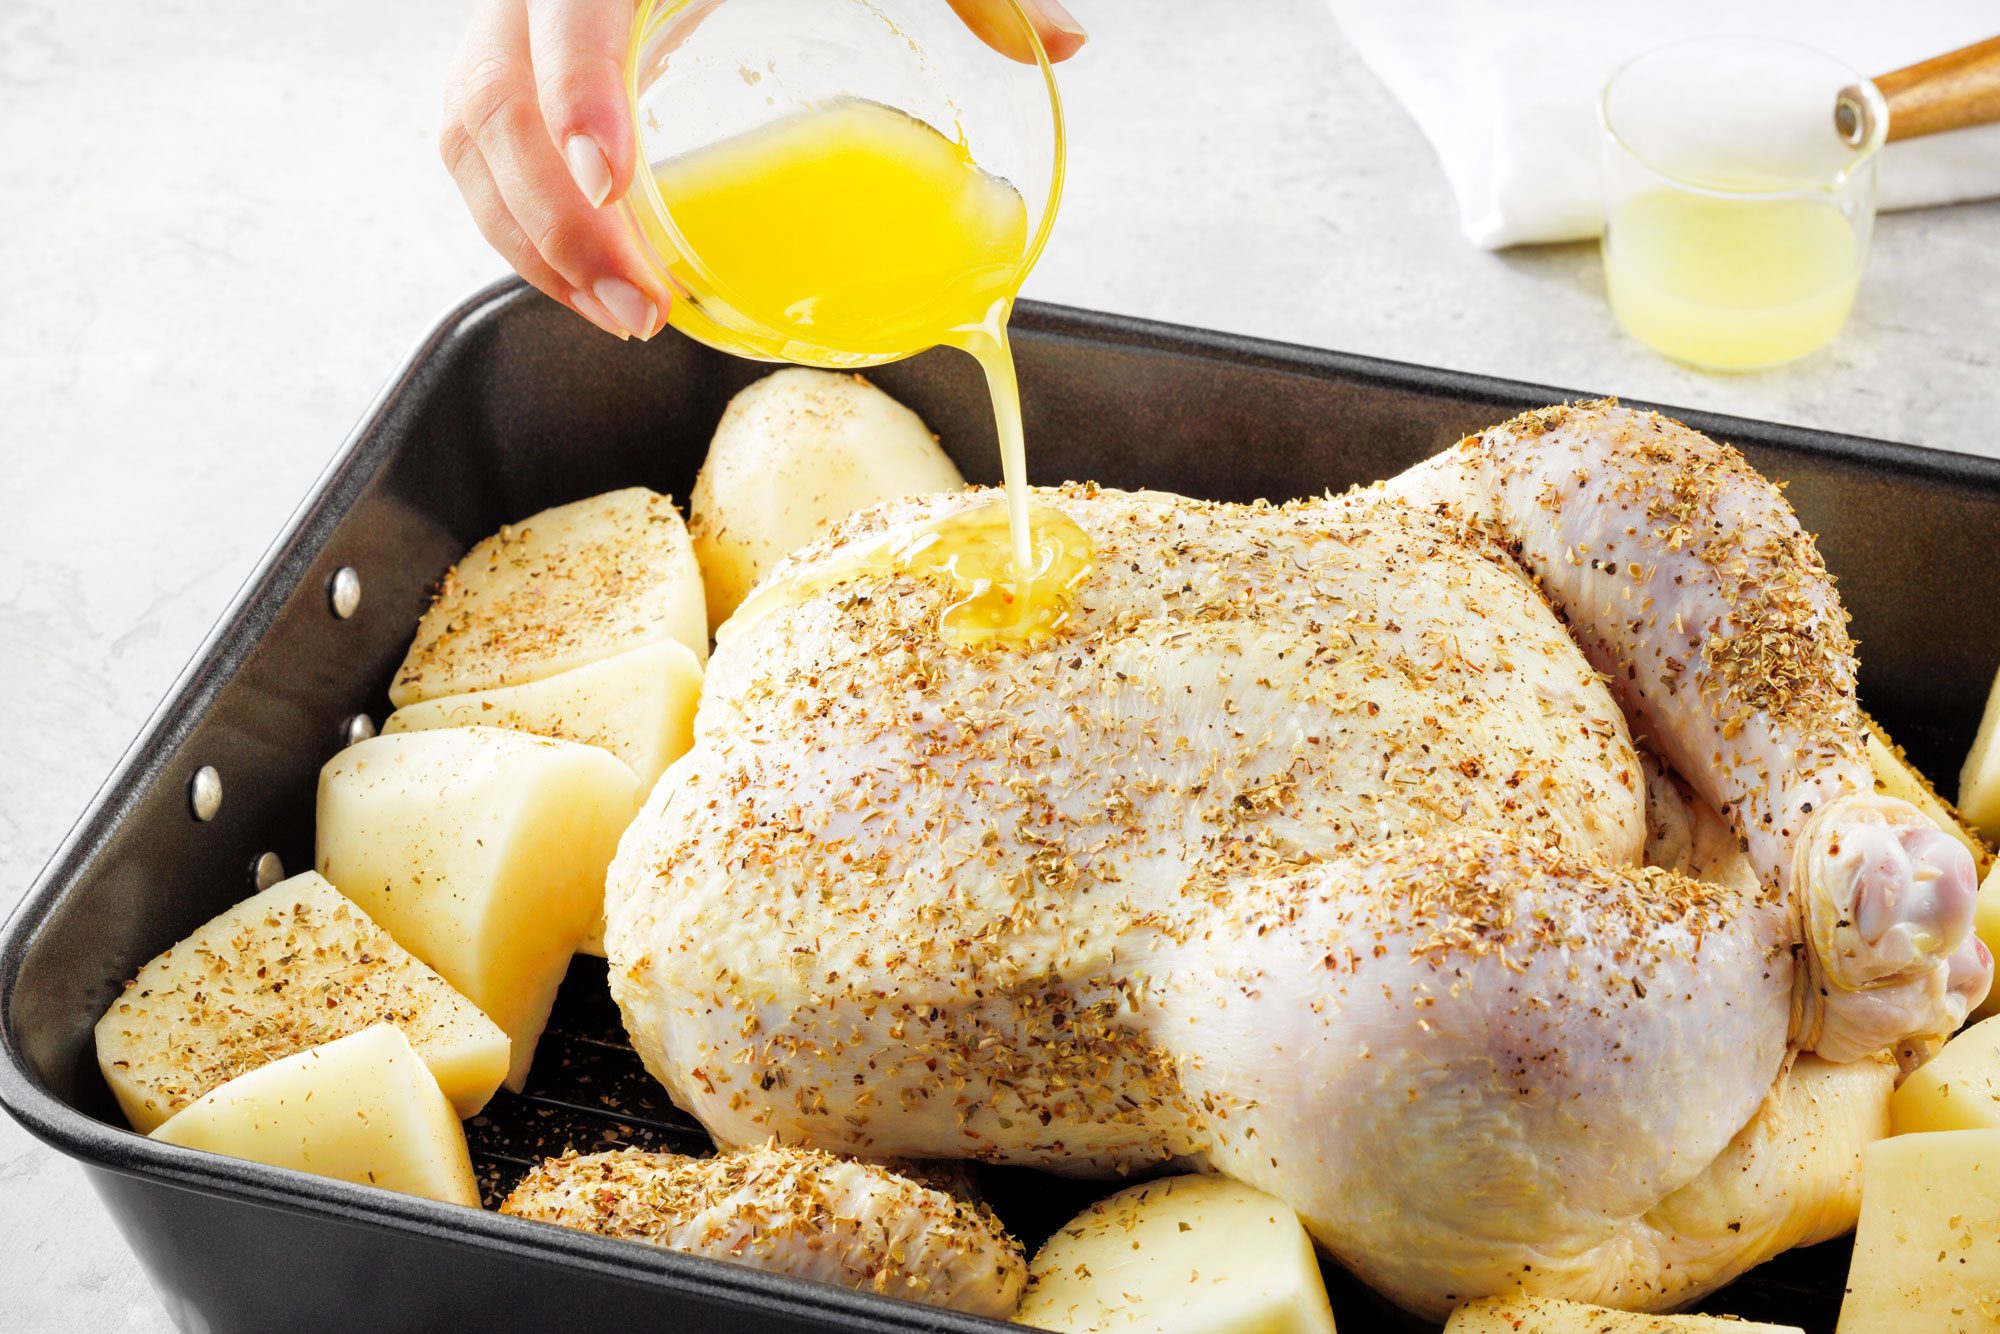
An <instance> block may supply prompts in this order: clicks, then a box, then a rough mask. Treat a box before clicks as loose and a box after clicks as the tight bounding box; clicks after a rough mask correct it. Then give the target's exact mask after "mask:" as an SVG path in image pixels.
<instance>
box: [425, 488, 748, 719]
mask: <svg viewBox="0 0 2000 1334" xmlns="http://www.w3.org/2000/svg"><path fill="white" fill-rule="evenodd" d="M664 639H673V640H678V641H679V642H680V643H682V644H685V645H686V646H687V649H688V651H689V652H690V653H692V654H694V656H695V659H696V661H698V662H706V661H708V623H707V615H706V613H705V611H704V610H703V600H702V591H701V570H700V568H699V567H698V566H697V565H696V564H695V559H694V548H693V547H692V546H690V545H689V543H688V535H687V529H686V527H685V526H684V525H683V524H682V523H681V516H680V513H679V511H677V510H675V509H674V503H673V501H672V500H670V499H668V498H667V497H666V496H662V495H658V494H656V493H654V492H652V491H648V490H646V489H645V488H644V487H639V486H635V487H629V488H627V489H626V490H623V491H611V492H607V493H606V494H604V495H601V496H593V497H592V498H590V499H589V500H579V501H576V502H575V503H573V504H569V505H559V506H557V507H556V508H554V509H548V510H543V511H542V512H541V513H540V514H537V515H535V516H534V517H532V518H528V519H523V520H522V521H521V522H519V523H514V524H509V525H507V526H506V527H505V528H502V529H501V530H500V531H499V532H497V533H495V534H494V535H493V536H491V537H489V538H485V539H484V540H482V541H480V542H477V543H474V544H473V547H472V550H470V551H468V552H466V553H465V555H464V557H463V558H462V559H461V560H460V561H459V562H458V564H457V565H456V566H454V567H453V568H452V569H451V571H450V572H449V573H448V574H446V575H445V577H444V582H443V583H442V584H441V585H440V586H439V588H438V594H437V598H436V600H435V601H433V602H432V603H431V606H430V609H429V610H428V611H426V612H425V613H424V616H423V619H422V620H421V621H419V622H418V623H417V637H416V640H415V642H413V643H412V644H411V645H410V651H409V653H408V654H407V655H406V656H405V657H404V659H403V665H402V666H401V667H400V668H398V669H397V671H396V679H395V680H394V681H393V682H391V683H390V686H389V699H390V702H391V703H393V704H395V706H396V707H397V708H399V709H400V708H403V707H404V706H405V705H409V704H415V703H417V702H418V701H419V700H426V699H437V698H439V697H440V696H443V695H463V694H466V693H467V692H469V691H474V690H492V689H495V688H497V687H500V686H513V685H520V684H521V683H523V682H525V681H539V680H541V679H542V678H544V677H548V676H554V675H555V674H556V673H557V672H566V671H569V670H570V669H571V668H574V667H581V666H583V665H584V664H585V663H590V662H596V661H598V660H599V659H601V658H608V657H611V656H612V655H613V654H617V653H623V652H625V651H626V650H628V649H635V648H638V647H640V646H641V645H644V644H656V643H659V642H660V641H661V640H664Z"/></svg>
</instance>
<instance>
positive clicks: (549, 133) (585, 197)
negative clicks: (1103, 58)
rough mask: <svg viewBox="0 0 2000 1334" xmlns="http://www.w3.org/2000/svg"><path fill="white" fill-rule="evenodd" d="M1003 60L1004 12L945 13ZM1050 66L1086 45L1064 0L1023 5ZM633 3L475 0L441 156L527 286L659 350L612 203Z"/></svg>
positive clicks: (628, 143) (630, 246)
mask: <svg viewBox="0 0 2000 1334" xmlns="http://www.w3.org/2000/svg"><path fill="white" fill-rule="evenodd" d="M948 3H949V4H950V5H951V7H952V8H953V9H954V10H955V11H957V13H958V15H959V16H960V17H961V18H962V19H964V20H965V23H966V26H967V27H969V28H971V29H972V31H973V32H974V33H976V34H978V36H979V37H980V39H981V40H982V41H984V42H986V43H987V44H988V45H989V46H992V47H993V48H994V49H995V50H997V51H1000V52H1001V53H1002V54H1004V55H1007V56H1010V57H1012V58H1014V59H1016V60H1020V59H1027V58H1030V57H1029V55H1028V53H1027V52H1025V51H1022V50H1018V49H1014V48H1015V46H1016V44H1015V43H1013V42H1012V41H1011V37H1012V33H1011V30H1010V26H1009V25H1008V24H1007V23H1006V22H1005V19H1006V13H1007V7H1006V2H1005V0H948ZM1021 7H1022V9H1024V10H1025V11H1026V12H1027V14H1028V17H1029V19H1030V21H1031V22H1033V23H1034V25H1035V30H1036V32H1037V33H1038V34H1039V35H1040V36H1041V39H1042V46H1043V48H1044V49H1045V50H1046V51H1047V52H1048V55H1049V59H1051V60H1064V59H1067V58H1068V57H1069V56H1071V55H1073V54H1075V52H1076V50H1077V48H1079V47H1081V46H1082V45H1083V43H1084V32H1083V29H1082V28H1081V27H1079V26H1078V25H1077V23H1076V21H1075V20H1074V19H1072V18H1071V17H1070V16H1069V13H1068V11H1067V10H1065V9H1064V8H1063V7H1062V5H1061V4H1060V3H1058V0H1021ZM632 10H633V3H632V0H479V5H478V9H477V11H476V12H475V14H474V16H473V20H472V25H471V27H470V28H469V29H468V30H467V32H466V35H465V42H464V44H463V45H462V46H461V47H460V49H459V54H458V59H457V60H456V61H455V62H454V63H453V65H452V70H451V74H450V75H449V77H447V79H446V80H445V95H444V126H443V129H442V130H441V131H440V132H439V135H438V151H439V153H440V154H441V155H442V156H443V158H444V164H445V166H446V168H447V169H449V170H450V172H451V174H452V178H453V179H454V180H456V181H457V182H458V190H459V193H460V194H462V195H464V196H465V203H466V207H468V208H470V209H471V210H472V217H473V220H474V221H475V222H477V223H478V224H479V230H480V233H481V234H482V235H484V236H485V237H486V239H487V241H488V242H489V243H491V244H492V246H493V248H494V249H495V250H497V251H499V252H500V255H501V257H502V258H504V259H505V260H506V261H507V262H508V263H509V264H511V265H513V266H514V268H515V270H516V271H517V272H519V273H520V275H521V276H522V277H524V278H526V279H527V280H528V281H529V282H531V283H533V284H534V285H535V286H536V287H538V288H540V289H541V290H542V291H544V292H546V293H548V294H549V295H550V296H552V297H554V298H555V299H556V300H557V301H560V302H562V303H563V304H564V305H566V306H568V307H569V308H570V309H572V310H574V311H575V312H576V313H577V314H579V315H581V316H583V317H584V318H585V319H587V320H589V321H590V322H591V323H592V324H595V325H596V326H597V327H598V328H600V329H603V330H605V331H606V332H607V333H612V334H616V335H617V336H618V337H620V338H626V337H630V336H634V335H636V336H637V337H639V338H642V339H643V338H651V337H652V336H653V335H654V334H656V333H658V332H659V331H660V329H661V328H662V327H663V326H664V325H665V323H666V313H667V304H668V302H669V300H670V299H671V298H670V294H669V293H668V290H667V288H666V286H665V285H664V284H663V283H662V282H661V281H660V278H659V276H658V275H657V274H656V273H655V272H654V271H653V269H652V266H651V265H649V264H648V263H647V262H646V259H645V256H644V255H643V254H642V252H641V251H640V249H639V245H638V242H637V241H635V240H634V239H633V237H632V236H631V234H630V233H629V232H628V231H627V230H626V229H625V227H624V225H623V224H622V222H621V221H620V220H619V217H618V214H617V212H616V211H615V210H613V209H611V208H609V207H607V206H608V205H610V204H614V203H616V202H617V201H618V200H619V199H620V198H622V197H623V196H624V194H625V191H626V190H627V189H628V188H629V187H630V186H631V184H632V162H633V156H634V143H633V130H632V122H631V119H630V117H629V116H628V115H627V107H626V102H625V48H626V43H627V41H628V40H629V38H630V36H631V26H632Z"/></svg>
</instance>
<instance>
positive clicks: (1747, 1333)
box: [1444, 1295, 1804, 1334]
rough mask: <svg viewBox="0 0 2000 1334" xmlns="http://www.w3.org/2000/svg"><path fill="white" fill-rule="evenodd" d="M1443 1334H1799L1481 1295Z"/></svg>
mask: <svg viewBox="0 0 2000 1334" xmlns="http://www.w3.org/2000/svg"><path fill="white" fill-rule="evenodd" d="M1444 1334H1804V1331H1803V1330H1801V1329H1800V1328H1799V1327H1798V1326H1797V1325H1767V1324H1763V1323H1761V1322H1759V1321H1755V1320H1735V1319H1728V1320H1725V1319H1723V1318H1721V1317H1720V1316H1712V1315H1643V1314H1640V1313H1638V1312H1636V1311H1613V1310H1611V1309H1609V1308H1608V1307H1603V1306H1586V1305H1585V1304H1584V1303H1582V1302H1572V1301H1565V1300H1563V1299H1562V1298H1561V1297H1528V1296H1524V1295H1516V1296H1512V1297H1483V1298H1481V1299H1480V1300H1478V1301H1476V1302H1467V1303H1466V1304H1465V1305H1464V1306H1461V1307H1459V1308H1458V1309H1457V1310H1456V1311H1453V1312H1452V1313H1451V1319H1450V1320H1449V1321H1447V1322H1446V1324H1445V1327H1444Z"/></svg>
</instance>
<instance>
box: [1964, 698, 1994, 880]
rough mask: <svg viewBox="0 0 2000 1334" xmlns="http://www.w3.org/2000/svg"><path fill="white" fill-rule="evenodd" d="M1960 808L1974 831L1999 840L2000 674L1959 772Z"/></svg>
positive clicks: (1987, 699)
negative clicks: (1970, 748) (1963, 765)
mask: <svg viewBox="0 0 2000 1334" xmlns="http://www.w3.org/2000/svg"><path fill="white" fill-rule="evenodd" d="M1958 809H1959V810H1960V811H1961V812H1963V813H1964V815H1965V818H1966V821H1967V822H1968V823H1969V824H1971V825H1972V827H1973V828H1975V829H1977V830H1978V831H1979V832H1980V833H1982V834H1984V835H1985V836H1986V837H1988V838H1990V839H1996V840H2000V674H1995V676H1994V677H1993V688H1992V689H1991V690H1989V691H1988V692H1987V694H1986V712H1985V713H1984V714H1982V715H1980V718H1979V730H1978V731H1977V732H1976V733H1974V734H1973V738H1972V750H1971V751H1970V752H1969V753H1968V754H1967V755H1966V757H1965V767H1964V768H1962V769H1960V770H1959V771H1958Z"/></svg>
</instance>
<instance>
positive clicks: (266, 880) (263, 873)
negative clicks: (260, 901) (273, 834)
mask: <svg viewBox="0 0 2000 1334" xmlns="http://www.w3.org/2000/svg"><path fill="white" fill-rule="evenodd" d="M250 878H251V879H252V880H253V881H255V882H256V885H257V892H258V893H260V894H261V893H263V892H264V891H265V890H267V889H269V888H270V887H271V886H273V885H275V884H277V883H278V882H279V881H280V880H283V879H284V878H285V863H284V862H283V861H281V860H279V857H278V854H277V853H275V852H267V853H265V854H264V855H263V856H261V857H259V858H258V859H257V864H256V865H255V866H253V867H251V868H250Z"/></svg>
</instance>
